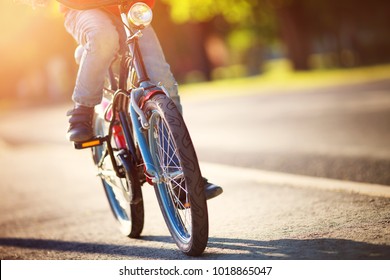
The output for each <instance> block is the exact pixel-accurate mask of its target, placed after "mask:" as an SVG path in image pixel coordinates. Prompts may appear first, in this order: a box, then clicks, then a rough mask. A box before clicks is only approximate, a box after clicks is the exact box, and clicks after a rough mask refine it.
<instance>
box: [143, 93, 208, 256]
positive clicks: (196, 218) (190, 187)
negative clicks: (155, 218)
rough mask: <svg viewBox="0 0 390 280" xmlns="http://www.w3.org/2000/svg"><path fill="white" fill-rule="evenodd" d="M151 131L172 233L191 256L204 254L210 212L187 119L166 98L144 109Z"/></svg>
mask: <svg viewBox="0 0 390 280" xmlns="http://www.w3.org/2000/svg"><path fill="white" fill-rule="evenodd" d="M143 110H144V113H145V115H146V116H147V118H148V120H149V123H150V129H149V130H148V141H149V148H150V152H151V155H152V158H153V163H154V166H155V167H156V169H157V170H158V173H159V176H160V180H159V182H156V183H155V185H154V188H155V192H156V196H157V199H158V202H159V205H160V208H161V211H162V213H163V216H164V219H165V222H166V224H167V226H168V229H169V231H170V233H171V235H172V237H173V239H174V240H175V243H176V244H177V246H178V247H179V249H180V250H181V251H182V252H184V253H185V254H187V255H190V256H197V255H200V254H202V253H203V251H204V249H205V248H206V245H207V241H208V212H207V203H206V197H205V194H204V186H203V179H202V176H201V172H200V168H199V163H198V159H197V156H196V153H195V149H194V146H193V144H192V141H191V138H190V135H189V133H188V130H187V127H186V125H185V123H184V120H183V117H182V116H181V114H180V113H179V111H178V110H177V108H176V106H175V105H174V103H173V101H172V100H171V99H170V98H169V97H168V96H166V95H164V94H156V95H155V96H153V97H152V98H150V99H149V100H148V101H147V102H146V104H145V106H144V108H143Z"/></svg>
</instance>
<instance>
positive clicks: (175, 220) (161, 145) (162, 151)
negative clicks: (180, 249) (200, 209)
mask: <svg viewBox="0 0 390 280" xmlns="http://www.w3.org/2000/svg"><path fill="white" fill-rule="evenodd" d="M150 125H151V129H150V131H149V143H150V146H151V147H150V148H151V153H152V157H153V160H154V165H155V167H156V168H157V170H158V173H159V176H160V178H161V180H160V182H159V183H157V189H158V192H159V195H160V199H161V201H162V205H163V207H164V210H165V213H166V216H167V219H168V223H169V224H170V225H171V229H172V230H173V231H174V234H175V235H176V236H177V237H178V238H179V239H180V240H181V241H182V242H184V243H188V242H189V241H190V239H191V232H192V218H191V208H190V206H189V196H188V193H187V189H186V187H185V184H186V181H185V177H184V172H183V168H182V166H181V163H180V158H179V157H178V151H177V147H176V145H175V142H174V140H173V136H172V134H171V132H170V131H169V130H168V128H167V125H166V123H165V121H164V119H163V118H161V116H160V114H159V113H158V112H157V111H154V112H153V113H152V115H151V117H150Z"/></svg>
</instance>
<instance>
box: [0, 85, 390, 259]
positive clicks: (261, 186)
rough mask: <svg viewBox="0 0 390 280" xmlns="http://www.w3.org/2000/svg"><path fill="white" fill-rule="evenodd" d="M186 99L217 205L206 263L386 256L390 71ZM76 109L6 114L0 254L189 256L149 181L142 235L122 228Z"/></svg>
mask: <svg viewBox="0 0 390 280" xmlns="http://www.w3.org/2000/svg"><path fill="white" fill-rule="evenodd" d="M206 95H207V94H204V93H202V94H201V96H199V97H193V96H190V97H188V98H186V97H184V98H183V104H184V116H185V119H186V121H187V123H188V126H189V128H190V132H191V134H192V137H193V140H194V143H195V145H196V147H197V150H198V155H199V159H200V161H201V168H202V171H203V173H204V175H205V176H206V177H208V178H209V179H210V180H211V181H213V182H216V183H218V184H221V185H222V186H223V187H224V193H223V195H221V196H220V197H218V198H216V199H213V200H210V201H209V202H208V207H209V217H210V231H209V236H210V237H209V243H208V247H207V248H206V251H205V253H204V255H203V256H202V257H201V259H206V260H207V259H210V260H211V259H212V260H229V259H230V260H234V259H252V260H260V259H390V194H389V189H390V188H389V185H390V177H389V176H390V174H389V173H390V172H389V171H390V168H389V167H390V164H389V163H390V149H389V145H390V137H389V136H390V129H389V128H390V125H389V121H390V81H380V82H376V83H371V84H361V85H354V86H340V87H332V88H318V89H312V90H305V91H288V92H273V91H272V92H262V91H261V90H260V89H259V90H258V92H257V91H256V92H251V93H250V94H248V95H229V96H228V97H225V96H223V95H222V94H219V95H218V96H217V97H215V98H210V99H208V98H206ZM67 109H69V104H67V105H56V106H52V107H42V108H34V109H23V110H21V109H19V110H15V111H13V112H2V113H1V121H0V166H1V168H0V175H1V181H0V200H1V201H0V213H1V214H0V258H1V259H28V260H30V259H137V260H148V259H153V260H156V259H193V258H190V257H187V256H185V255H184V254H182V253H181V252H179V251H178V249H177V248H176V246H175V244H174V243H173V241H172V238H171V237H170V235H169V232H168V230H167V228H166V226H165V224H164V222H163V219H162V216H161V213H160V212H159V208H158V205H157V202H156V199H155V196H154V192H153V189H152V187H151V186H149V185H147V184H146V185H144V186H143V192H144V199H145V213H146V214H145V215H146V217H145V227H144V231H143V234H142V237H141V238H140V239H128V238H126V237H123V236H121V234H120V233H119V231H117V228H116V224H115V222H114V219H113V218H112V217H111V213H110V210H109V208H108V203H107V201H106V200H105V197H104V192H103V189H102V187H101V185H100V183H99V179H98V178H97V176H96V170H95V168H94V166H93V165H92V161H91V156H90V151H89V150H83V151H76V150H74V149H73V148H72V145H71V144H70V143H67V141H66V140H65V130H66V127H67V118H66V116H65V112H66V110H67Z"/></svg>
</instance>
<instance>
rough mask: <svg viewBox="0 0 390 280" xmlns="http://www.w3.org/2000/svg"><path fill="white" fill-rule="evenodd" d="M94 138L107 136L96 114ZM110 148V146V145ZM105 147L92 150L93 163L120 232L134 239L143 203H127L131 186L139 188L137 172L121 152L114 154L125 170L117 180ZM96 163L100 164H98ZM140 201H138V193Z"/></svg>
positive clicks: (139, 227)
mask: <svg viewBox="0 0 390 280" xmlns="http://www.w3.org/2000/svg"><path fill="white" fill-rule="evenodd" d="M94 130H95V135H102V136H105V135H107V130H108V122H106V121H105V120H104V118H103V117H101V116H100V115H98V114H95V119H94ZM112 145H114V143H113V144H112ZM106 146H107V144H106V143H104V144H103V145H101V146H97V147H93V148H92V155H93V160H94V163H95V164H96V165H99V166H98V170H99V174H98V175H99V176H100V178H101V181H102V184H103V188H104V191H105V194H106V196H107V199H108V202H109V205H110V208H111V210H112V213H113V215H114V217H115V219H116V220H117V221H118V222H119V229H120V231H121V232H122V233H123V234H124V235H126V236H128V237H131V238H138V237H139V236H140V235H141V232H142V229H143V226H144V203H143V200H142V199H141V200H140V201H137V202H136V203H131V198H132V195H133V194H132V189H131V185H133V187H137V188H141V186H140V180H139V178H138V173H137V170H136V168H135V166H134V164H133V162H132V160H131V156H130V155H129V154H128V152H126V151H125V150H121V151H118V150H116V151H115V152H114V154H115V157H116V158H115V160H116V162H117V164H118V165H120V166H122V167H126V168H125V169H126V177H125V178H119V177H118V176H117V175H116V173H115V170H114V167H113V165H112V161H111V158H110V156H109V155H108V154H107V153H106ZM102 158H103V159H102ZM99 163H100V164H99ZM140 193H141V198H142V192H141V190H140Z"/></svg>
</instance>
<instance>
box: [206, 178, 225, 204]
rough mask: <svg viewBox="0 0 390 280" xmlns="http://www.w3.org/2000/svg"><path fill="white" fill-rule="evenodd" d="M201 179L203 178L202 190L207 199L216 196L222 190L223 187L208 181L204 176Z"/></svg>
mask: <svg viewBox="0 0 390 280" xmlns="http://www.w3.org/2000/svg"><path fill="white" fill-rule="evenodd" d="M203 179H204V180H205V184H204V191H205V194H206V199H207V200H209V199H212V198H214V197H217V196H218V195H220V194H221V193H222V192H223V189H222V188H221V187H220V186H217V185H215V184H213V183H210V182H209V181H207V179H206V178H203Z"/></svg>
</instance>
